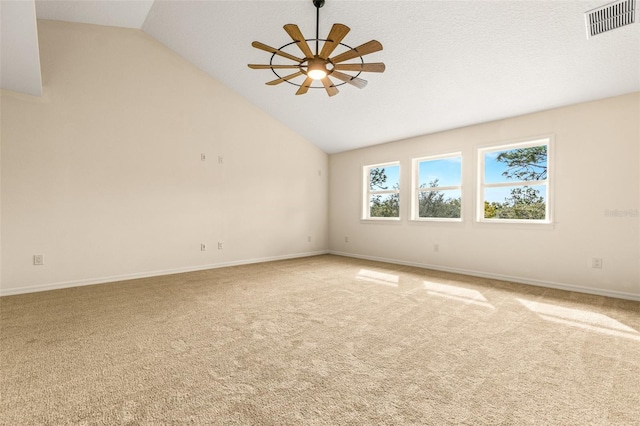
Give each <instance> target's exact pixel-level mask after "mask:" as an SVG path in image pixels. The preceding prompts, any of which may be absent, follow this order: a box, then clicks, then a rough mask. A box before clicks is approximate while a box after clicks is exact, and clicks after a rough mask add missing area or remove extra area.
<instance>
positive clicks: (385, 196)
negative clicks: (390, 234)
mask: <svg viewBox="0 0 640 426" xmlns="http://www.w3.org/2000/svg"><path fill="white" fill-rule="evenodd" d="M363 171H364V178H363V182H364V191H363V193H364V200H363V209H362V210H363V212H362V218H363V219H399V218H400V164H399V163H397V162H395V163H385V164H375V165H371V166H365V167H364V169H363Z"/></svg>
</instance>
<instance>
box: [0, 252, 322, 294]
mask: <svg viewBox="0 0 640 426" xmlns="http://www.w3.org/2000/svg"><path fill="white" fill-rule="evenodd" d="M327 253H329V251H328V250H321V251H314V252H307V253H296V254H287V255H282V256H269V257H261V258H256V259H243V260H235V261H232V262H222V263H215V264H209V265H198V266H187V267H183V268H174V269H164V270H159V271H147V272H137V273H134V274H124V275H112V276H108V277H100V278H87V279H81V280H74V281H64V282H57V283H49V284H40V285H35V286H30V287H20V288H9V289H2V288H0V296H12V295H15V294H24V293H35V292H40V291H48V290H58V289H62V288H69V287H81V286H85V285H94V284H105V283H112V282H117V281H126V280H134V279H138V278H150V277H158V276H161V275H172V274H181V273H184V272H195V271H204V270H207V269H217V268H225V267H228V266H238V265H249V264H252V263H264V262H273V261H276V260H286V259H296V258H300V257H311V256H318V255H322V254H327Z"/></svg>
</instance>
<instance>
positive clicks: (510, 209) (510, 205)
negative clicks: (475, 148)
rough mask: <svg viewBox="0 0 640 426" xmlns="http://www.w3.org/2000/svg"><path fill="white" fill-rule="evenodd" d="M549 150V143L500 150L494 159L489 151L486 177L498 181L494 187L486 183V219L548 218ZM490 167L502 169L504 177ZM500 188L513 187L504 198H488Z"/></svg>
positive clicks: (486, 157) (490, 181)
mask: <svg viewBox="0 0 640 426" xmlns="http://www.w3.org/2000/svg"><path fill="white" fill-rule="evenodd" d="M493 153H495V151H494V152H493ZM547 154H548V145H547V144H544V145H537V146H529V147H523V148H516V149H510V150H505V151H499V153H498V155H497V156H495V161H493V162H491V161H490V159H491V158H492V157H490V154H485V177H486V180H488V181H489V182H488V183H489V184H491V183H494V186H493V187H491V188H490V187H489V186H490V185H485V201H484V218H485V219H524V220H544V219H546V218H547V217H546V216H547V200H546V190H547V177H548V161H547ZM488 167H494V169H496V170H501V173H500V174H501V178H497V177H495V176H494V177H491V176H490V170H488ZM511 182H513V184H511ZM500 188H505V189H508V190H509V194H508V195H506V196H503V198H504V200H503V201H497V200H487V196H488V195H491V194H492V193H496V194H498V193H500V191H499V189H500Z"/></svg>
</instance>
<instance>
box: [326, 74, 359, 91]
mask: <svg viewBox="0 0 640 426" xmlns="http://www.w3.org/2000/svg"><path fill="white" fill-rule="evenodd" d="M331 76H332V77H335V78H337V79H339V80H342V81H344V82H346V83H349V84H350V85H352V86H356V87H357V88H358V89H364V88H365V86H366V85H367V80H364V79H362V78H358V77H351V76H350V75H348V74H343V73H341V72H340V71H336V70H333V72H332V73H331Z"/></svg>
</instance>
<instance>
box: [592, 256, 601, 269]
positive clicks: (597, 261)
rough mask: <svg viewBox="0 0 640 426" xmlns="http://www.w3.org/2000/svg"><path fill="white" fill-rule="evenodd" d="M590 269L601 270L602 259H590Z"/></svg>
mask: <svg viewBox="0 0 640 426" xmlns="http://www.w3.org/2000/svg"><path fill="white" fill-rule="evenodd" d="M591 267H592V268H594V269H602V258H601V257H594V258H592V259H591Z"/></svg>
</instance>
